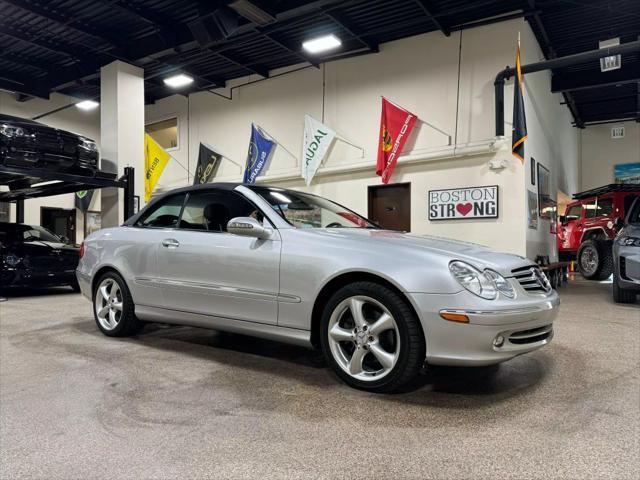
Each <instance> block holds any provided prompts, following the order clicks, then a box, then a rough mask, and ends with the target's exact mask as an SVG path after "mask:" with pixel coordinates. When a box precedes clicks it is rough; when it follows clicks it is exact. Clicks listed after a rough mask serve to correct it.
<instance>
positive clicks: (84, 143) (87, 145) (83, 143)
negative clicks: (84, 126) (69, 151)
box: [80, 137, 98, 152]
mask: <svg viewBox="0 0 640 480" xmlns="http://www.w3.org/2000/svg"><path fill="white" fill-rule="evenodd" d="M80 148H84V149H85V150H87V151H89V152H97V151H98V146H97V145H96V142H94V141H93V140H91V139H89V138H82V137H80Z"/></svg>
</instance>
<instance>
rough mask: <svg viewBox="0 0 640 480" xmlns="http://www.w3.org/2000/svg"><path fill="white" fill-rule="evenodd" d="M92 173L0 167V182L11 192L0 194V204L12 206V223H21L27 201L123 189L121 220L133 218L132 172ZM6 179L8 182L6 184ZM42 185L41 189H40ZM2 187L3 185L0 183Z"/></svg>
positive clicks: (128, 168)
mask: <svg viewBox="0 0 640 480" xmlns="http://www.w3.org/2000/svg"><path fill="white" fill-rule="evenodd" d="M116 177H117V175H116V174H115V173H104V172H96V174H95V176H93V177H90V176H86V175H77V174H71V173H63V172H53V171H51V170H45V169H37V168H25V167H12V166H6V165H0V179H3V180H2V181H3V182H4V181H10V182H11V183H12V184H14V185H12V186H11V187H10V188H13V186H15V184H18V186H17V188H13V189H11V190H9V191H2V192H0V202H15V203H16V223H24V201H25V199H29V198H36V197H50V196H53V195H61V194H63V193H75V192H81V191H83V190H94V189H97V188H122V189H124V198H125V202H124V219H125V220H126V219H128V218H129V217H131V216H132V215H133V214H134V211H133V209H134V199H135V195H134V168H133V167H125V169H124V175H122V177H120V178H116ZM7 179H9V180H7ZM40 184H42V185H40ZM3 185H4V183H3Z"/></svg>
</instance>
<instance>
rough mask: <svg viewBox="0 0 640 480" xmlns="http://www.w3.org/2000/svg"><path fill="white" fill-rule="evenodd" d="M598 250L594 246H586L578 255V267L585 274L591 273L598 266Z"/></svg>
mask: <svg viewBox="0 0 640 480" xmlns="http://www.w3.org/2000/svg"><path fill="white" fill-rule="evenodd" d="M598 261H599V258H598V251H597V249H596V248H595V247H594V246H591V245H589V246H586V247H585V248H584V250H583V251H582V255H580V268H581V269H582V271H583V272H584V273H586V274H587V275H592V274H593V273H595V271H596V269H597V268H598Z"/></svg>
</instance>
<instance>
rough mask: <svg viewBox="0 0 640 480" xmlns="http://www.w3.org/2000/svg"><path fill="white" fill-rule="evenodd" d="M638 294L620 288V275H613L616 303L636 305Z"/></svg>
mask: <svg viewBox="0 0 640 480" xmlns="http://www.w3.org/2000/svg"><path fill="white" fill-rule="evenodd" d="M636 296H637V292H636V291H635V290H625V289H624V288H622V287H620V279H619V278H618V274H617V273H614V274H613V301H614V302H616V303H635V301H636Z"/></svg>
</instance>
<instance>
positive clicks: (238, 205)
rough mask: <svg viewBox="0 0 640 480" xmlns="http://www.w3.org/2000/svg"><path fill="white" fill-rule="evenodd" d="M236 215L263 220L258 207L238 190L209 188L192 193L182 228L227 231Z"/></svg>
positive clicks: (186, 207) (181, 222)
mask: <svg viewBox="0 0 640 480" xmlns="http://www.w3.org/2000/svg"><path fill="white" fill-rule="evenodd" d="M235 217H253V218H255V219H256V220H258V221H260V222H262V221H263V218H264V217H263V215H262V212H260V211H259V210H258V209H257V207H255V206H254V205H253V204H252V203H251V202H249V201H248V200H247V199H245V198H244V197H243V196H241V195H240V194H239V193H237V192H232V191H225V190H209V191H202V192H195V193H190V194H189V197H188V198H187V203H186V205H185V207H184V211H183V212H182V217H181V218H180V228H183V229H185V230H203V231H207V232H226V231H227V223H228V222H229V220H231V219H232V218H235Z"/></svg>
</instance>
